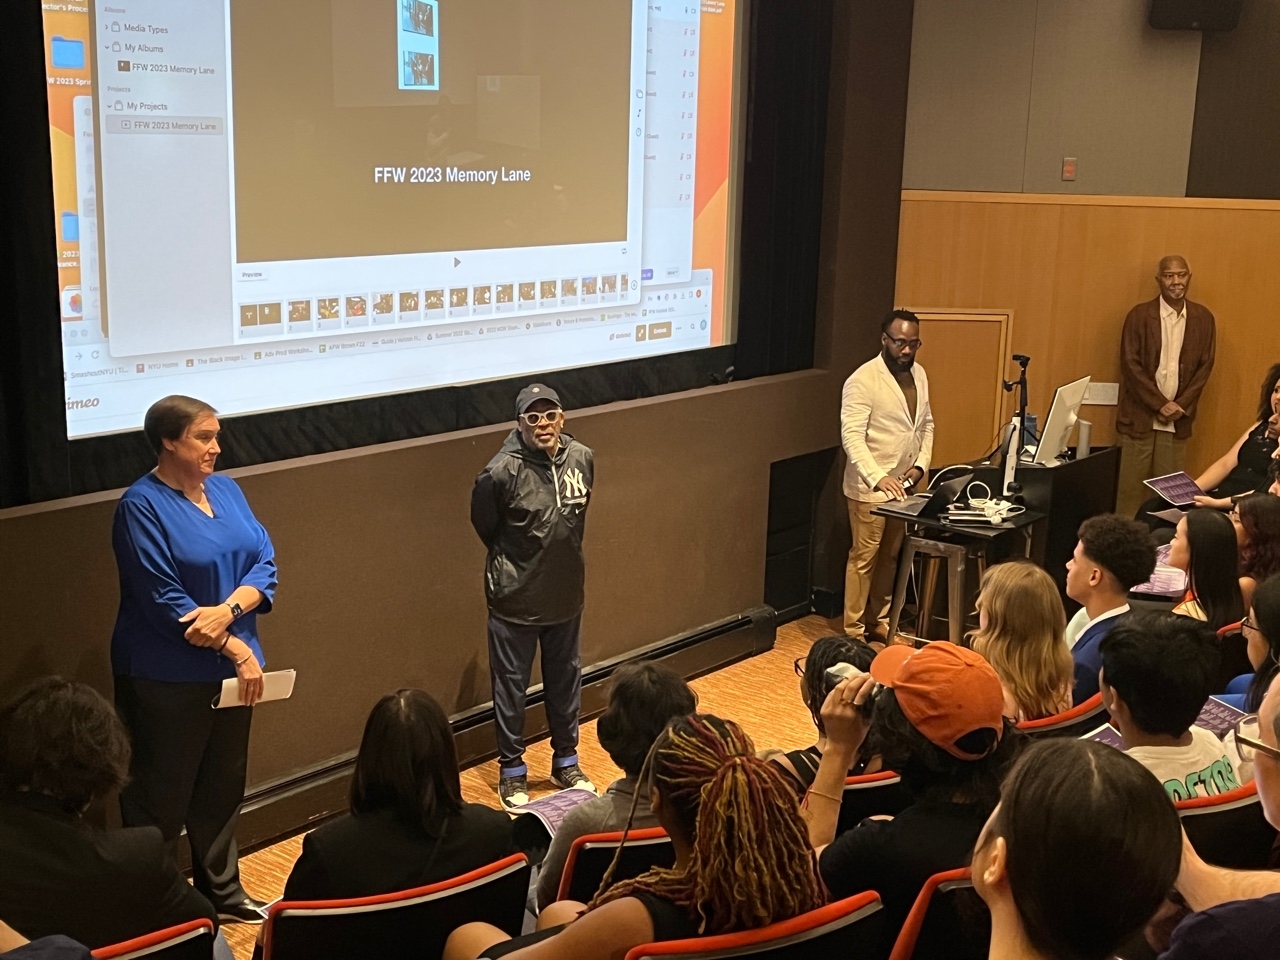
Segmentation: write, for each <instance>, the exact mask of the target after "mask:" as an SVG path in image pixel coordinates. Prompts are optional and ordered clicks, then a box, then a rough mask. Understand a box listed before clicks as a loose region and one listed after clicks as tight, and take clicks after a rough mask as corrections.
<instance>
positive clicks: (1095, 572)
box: [1067, 513, 1156, 705]
mask: <svg viewBox="0 0 1280 960" xmlns="http://www.w3.org/2000/svg"><path fill="white" fill-rule="evenodd" d="M1079 536H1080V542H1079V543H1077V544H1076V549H1075V553H1073V554H1072V555H1071V559H1070V560H1068V561H1067V596H1069V597H1070V598H1071V599H1072V600H1075V601H1076V602H1077V603H1082V604H1084V608H1085V613H1086V614H1087V615H1088V617H1089V622H1088V623H1086V624H1085V627H1084V629H1083V630H1082V631H1081V632H1080V636H1079V639H1077V640H1076V643H1075V646H1074V647H1072V648H1071V656H1072V658H1073V659H1074V660H1075V662H1076V670H1075V687H1074V689H1073V690H1072V693H1071V702H1072V703H1073V704H1076V705H1079V704H1081V703H1084V701H1086V700H1088V699H1089V698H1090V697H1092V696H1093V695H1094V694H1095V693H1097V692H1098V671H1099V670H1101V669H1102V653H1101V651H1100V650H1099V645H1100V644H1101V643H1102V638H1103V637H1105V636H1106V635H1107V634H1108V633H1110V632H1111V628H1112V627H1114V626H1115V625H1116V624H1117V623H1118V622H1119V620H1120V618H1121V617H1123V616H1124V615H1125V614H1127V613H1128V612H1129V591H1130V590H1132V589H1133V588H1134V587H1136V586H1137V585H1138V584H1140V583H1146V582H1147V581H1148V580H1150V579H1151V574H1152V573H1154V572H1155V569H1156V547H1155V544H1154V543H1153V542H1152V540H1151V533H1150V531H1149V530H1148V529H1147V527H1146V525H1145V524H1141V523H1138V522H1136V521H1134V520H1125V519H1124V518H1123V517H1119V516H1116V515H1115V514H1114V513H1104V514H1102V515H1101V516H1097V517H1090V518H1089V519H1088V520H1086V521H1085V522H1084V523H1082V524H1081V525H1080V532H1079Z"/></svg>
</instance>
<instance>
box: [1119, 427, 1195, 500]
mask: <svg viewBox="0 0 1280 960" xmlns="http://www.w3.org/2000/svg"><path fill="white" fill-rule="evenodd" d="M1186 461H1187V441H1185V440H1179V439H1178V438H1177V437H1175V436H1174V435H1173V434H1172V433H1166V432H1165V431H1163V430H1152V431H1151V433H1150V434H1148V435H1147V436H1145V437H1143V438H1141V439H1140V440H1135V439H1134V438H1133V437H1125V436H1122V437H1121V438H1120V480H1119V486H1118V487H1117V488H1116V513H1118V514H1120V516H1122V517H1132V516H1133V515H1134V514H1135V513H1137V512H1138V508H1139V507H1140V506H1142V504H1144V503H1145V502H1146V501H1147V500H1149V499H1151V498H1152V497H1153V496H1155V494H1154V493H1153V492H1152V491H1151V488H1150V487H1148V486H1146V485H1145V484H1143V482H1142V481H1144V480H1150V479H1151V478H1153V477H1163V476H1164V475H1165V474H1168V473H1177V472H1178V471H1180V470H1182V468H1183V464H1185V463H1186Z"/></svg>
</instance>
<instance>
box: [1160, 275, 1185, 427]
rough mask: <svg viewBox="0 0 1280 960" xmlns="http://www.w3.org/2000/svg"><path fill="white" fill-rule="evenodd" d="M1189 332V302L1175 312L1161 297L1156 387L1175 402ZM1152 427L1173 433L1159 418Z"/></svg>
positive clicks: (1183, 303) (1166, 397) (1169, 425)
mask: <svg viewBox="0 0 1280 960" xmlns="http://www.w3.org/2000/svg"><path fill="white" fill-rule="evenodd" d="M1186 332H1187V301H1186V300H1183V301H1182V309H1181V310H1177V311H1175V310H1174V309H1173V307H1171V306H1169V304H1167V303H1165V302H1164V297H1163V296H1161V297H1160V366H1159V367H1157V368H1156V387H1157V388H1158V389H1159V391H1160V392H1161V393H1163V394H1164V395H1165V399H1168V400H1173V399H1174V398H1176V397H1177V396H1178V360H1179V358H1181V356H1182V338H1183V336H1184V335H1185V334H1186ZM1151 425H1152V426H1153V427H1154V428H1155V429H1157V430H1162V431H1164V432H1165V433H1173V432H1174V426H1173V424H1172V423H1166V422H1165V421H1163V420H1161V419H1160V418H1159V417H1153V418H1152V421H1151Z"/></svg>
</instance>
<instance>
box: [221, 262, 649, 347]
mask: <svg viewBox="0 0 1280 960" xmlns="http://www.w3.org/2000/svg"><path fill="white" fill-rule="evenodd" d="M632 282H633V281H632V280H631V278H630V276H629V275H628V274H625V273H622V274H617V273H610V274H605V275H603V276H601V275H596V276H589V277H568V278H565V279H560V280H525V281H522V282H520V283H516V282H514V281H512V282H510V283H482V284H473V285H469V286H449V287H428V288H426V289H412V290H403V289H402V290H394V291H386V292H377V293H365V292H361V293H346V294H342V295H334V296H325V297H306V298H300V299H287V300H270V301H266V302H254V303H242V304H240V307H239V310H240V316H239V325H238V332H239V335H240V336H241V337H261V336H270V335H273V334H280V333H323V332H332V331H335V330H347V329H354V328H359V327H370V326H374V327H377V326H392V325H396V324H412V323H430V322H434V321H439V320H449V321H456V320H465V319H469V318H471V317H489V316H495V315H501V314H518V313H520V312H522V311H528V312H534V311H544V310H556V309H568V308H578V307H588V306H593V305H596V304H604V303H617V302H618V301H619V300H622V299H625V297H626V294H625V291H626V290H627V289H628V287H629V284H631V283H632Z"/></svg>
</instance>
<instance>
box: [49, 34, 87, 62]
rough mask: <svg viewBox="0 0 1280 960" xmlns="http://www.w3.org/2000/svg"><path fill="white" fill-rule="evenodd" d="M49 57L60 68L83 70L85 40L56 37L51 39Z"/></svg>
mask: <svg viewBox="0 0 1280 960" xmlns="http://www.w3.org/2000/svg"><path fill="white" fill-rule="evenodd" d="M49 59H50V60H52V61H53V65H54V66H55V67H56V68H57V69H59V70H83V69H84V41H83V40H68V39H67V38H66V37H54V38H53V39H51V40H50V41H49Z"/></svg>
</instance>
